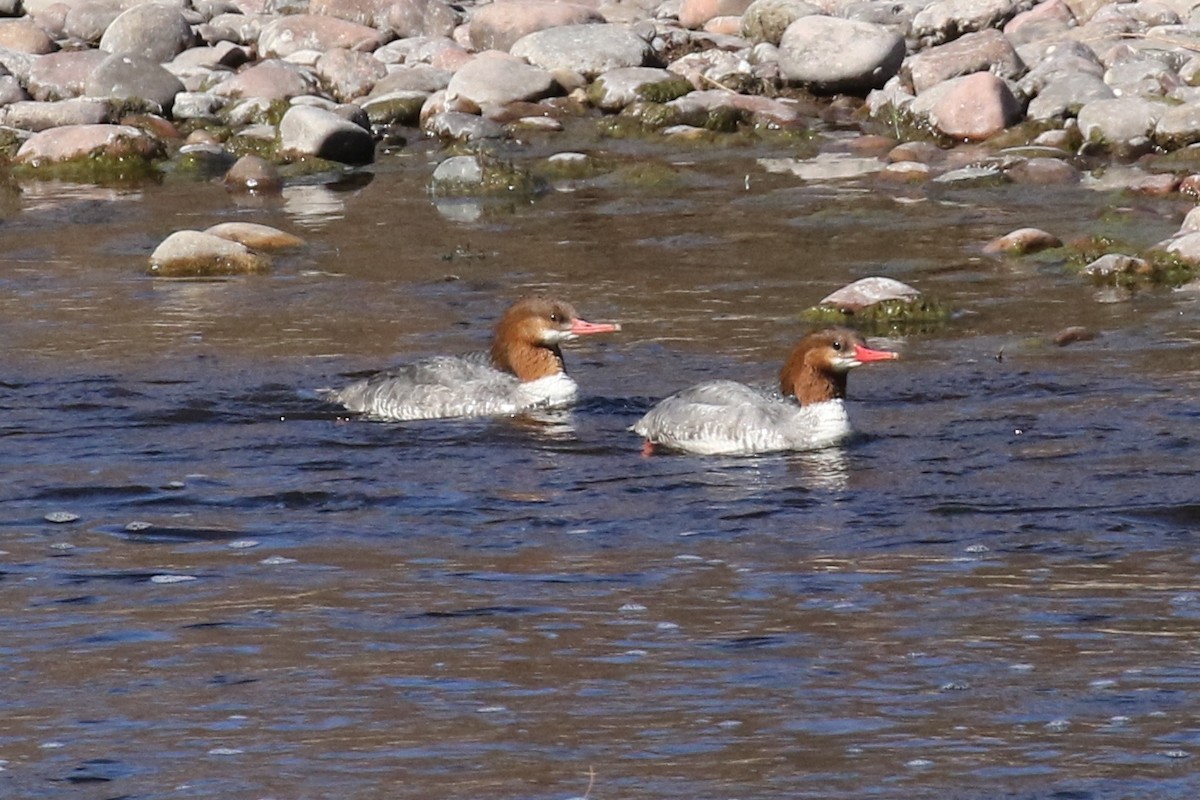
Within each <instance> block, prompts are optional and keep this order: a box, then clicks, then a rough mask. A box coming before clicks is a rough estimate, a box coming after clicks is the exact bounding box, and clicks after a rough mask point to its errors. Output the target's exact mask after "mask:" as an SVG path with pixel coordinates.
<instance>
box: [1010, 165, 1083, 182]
mask: <svg viewBox="0 0 1200 800" xmlns="http://www.w3.org/2000/svg"><path fill="white" fill-rule="evenodd" d="M1004 174H1005V175H1007V176H1008V177H1009V178H1011V179H1012V180H1013V182H1015V183H1024V184H1027V185H1032V186H1050V185H1056V184H1068V183H1077V182H1078V181H1079V179H1080V174H1079V170H1078V169H1076V168H1075V167H1073V166H1071V165H1070V164H1068V163H1067V162H1066V161H1063V160H1062V159H1061V158H1026V159H1022V160H1021V161H1019V162H1017V163H1016V164H1013V165H1012V166H1009V167H1007V168H1006V169H1005V170H1004Z"/></svg>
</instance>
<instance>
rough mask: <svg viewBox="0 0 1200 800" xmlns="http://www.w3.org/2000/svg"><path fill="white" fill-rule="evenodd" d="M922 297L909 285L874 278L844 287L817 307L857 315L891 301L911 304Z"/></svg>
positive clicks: (877, 277)
mask: <svg viewBox="0 0 1200 800" xmlns="http://www.w3.org/2000/svg"><path fill="white" fill-rule="evenodd" d="M920 297H921V292H920V291H919V290H917V289H914V288H913V287H912V286H909V285H908V284H907V283H902V282H901V281H898V280H895V279H894V278H884V277H880V276H872V277H870V278H861V279H859V280H857V281H854V283H851V284H848V285H846V286H843V287H842V288H841V289H838V290H837V291H836V292H833V293H832V294H830V295H827V296H826V297H825V298H824V299H823V300H821V302H820V303H818V304H817V305H820V306H824V307H825V308H836V309H840V310H842V311H847V312H850V313H855V312H858V311H861V310H863V309H864V308H870V307H871V306H873V305H876V304H878V303H883V302H886V301H890V300H902V301H904V302H906V303H911V302H913V301H915V300H917V299H919V298H920Z"/></svg>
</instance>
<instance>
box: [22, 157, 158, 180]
mask: <svg viewBox="0 0 1200 800" xmlns="http://www.w3.org/2000/svg"><path fill="white" fill-rule="evenodd" d="M159 163H160V162H158V161H157V160H152V159H147V158H138V157H120V156H98V157H90V158H83V159H75V160H72V161H57V162H50V163H38V164H14V165H13V167H12V174H13V176H14V177H16V178H19V179H26V180H42V181H70V182H73V183H94V184H97V185H100V186H135V185H138V184H142V183H145V182H147V181H154V182H156V181H158V180H159V179H160V178H161V177H162V172H161V171H160V169H159Z"/></svg>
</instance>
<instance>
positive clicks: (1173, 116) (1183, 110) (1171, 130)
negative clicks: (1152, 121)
mask: <svg viewBox="0 0 1200 800" xmlns="http://www.w3.org/2000/svg"><path fill="white" fill-rule="evenodd" d="M1154 141H1155V143H1156V144H1158V145H1159V146H1160V147H1164V148H1166V149H1168V150H1177V149H1179V148H1181V147H1187V146H1188V145H1189V144H1195V143H1196V142H1200V105H1196V104H1194V103H1186V104H1184V105H1179V106H1171V107H1170V108H1168V109H1167V110H1166V111H1165V112H1164V113H1163V115H1162V116H1161V117H1159V120H1158V124H1156V125H1155V126H1154Z"/></svg>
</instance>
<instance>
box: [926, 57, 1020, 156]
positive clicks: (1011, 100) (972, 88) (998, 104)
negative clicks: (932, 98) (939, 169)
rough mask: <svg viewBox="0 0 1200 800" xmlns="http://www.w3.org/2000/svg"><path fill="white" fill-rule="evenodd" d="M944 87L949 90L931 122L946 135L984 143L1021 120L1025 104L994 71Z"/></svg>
mask: <svg viewBox="0 0 1200 800" xmlns="http://www.w3.org/2000/svg"><path fill="white" fill-rule="evenodd" d="M940 86H945V87H946V89H945V91H944V92H943V93H942V94H941V95H940V97H939V99H938V100H937V102H936V103H934V105H933V107H932V109H930V113H929V120H930V122H932V123H933V125H934V127H935V128H937V129H938V130H939V131H941V132H942V133H944V134H946V135H947V136H950V137H952V138H955V139H962V140H965V141H982V140H984V139H987V138H988V137H990V136H994V135H995V134H997V133H999V132H1000V131H1002V130H1004V129H1005V128H1007V127H1008V126H1009V125H1013V124H1015V123H1016V122H1018V121H1020V119H1021V104H1020V103H1019V102H1017V99H1016V98H1015V97H1013V93H1012V92H1011V91H1010V90H1009V88H1008V85H1007V84H1006V83H1005V82H1004V81H1002V80H1000V79H999V78H997V77H996V76H995V75H993V74H992V73H990V72H977V73H975V74H974V75H967V76H965V77H962V78H954V79H953V80H950V81H946V82H945V83H943V84H940Z"/></svg>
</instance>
